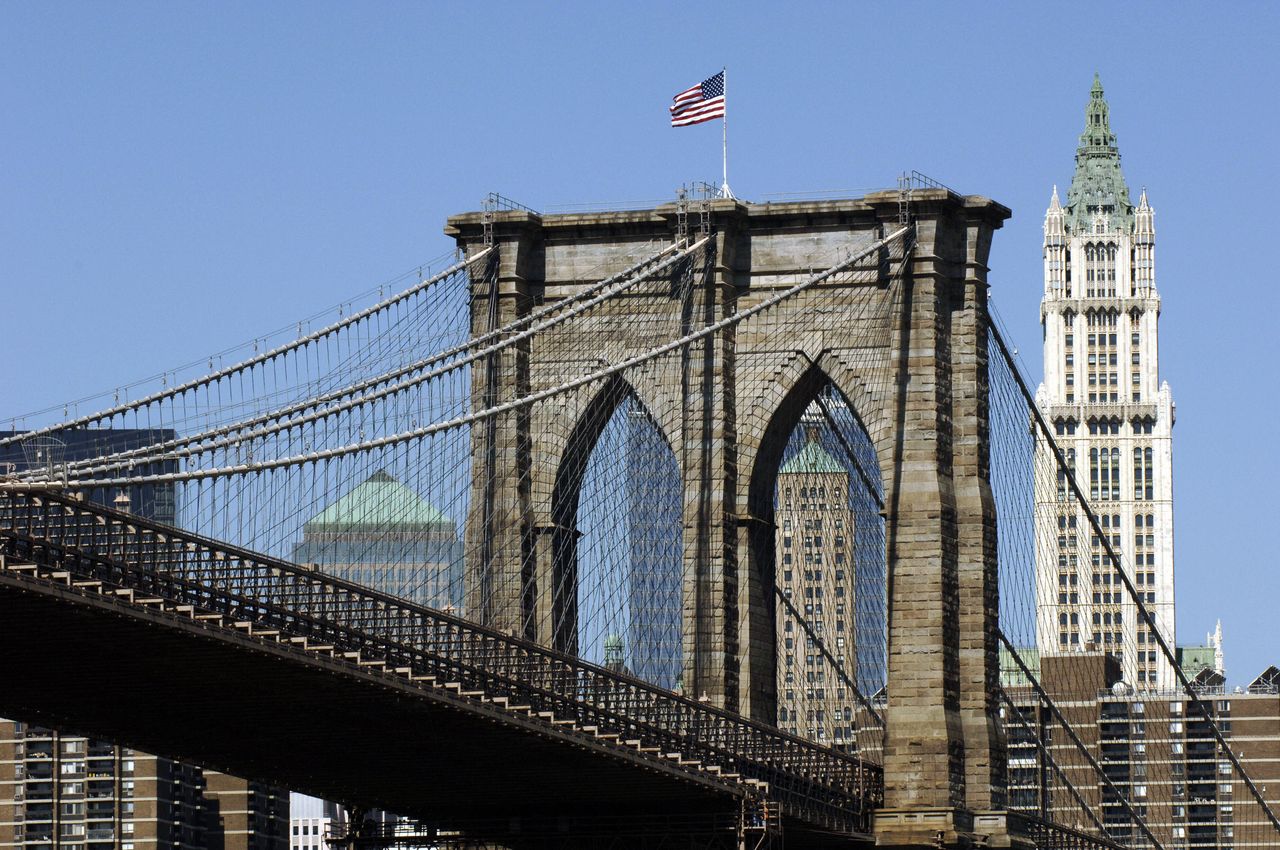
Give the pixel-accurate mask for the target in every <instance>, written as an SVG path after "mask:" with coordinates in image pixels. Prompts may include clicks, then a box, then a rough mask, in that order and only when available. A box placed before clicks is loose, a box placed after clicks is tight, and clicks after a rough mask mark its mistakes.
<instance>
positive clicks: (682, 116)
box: [671, 71, 724, 127]
mask: <svg viewBox="0 0 1280 850" xmlns="http://www.w3.org/2000/svg"><path fill="white" fill-rule="evenodd" d="M672 101H673V102H672V104H671V126H672V127H688V126H689V125H690V124H701V123H702V122H703V121H710V120H712V119H713V118H723V117H724V71H721V72H720V73H718V74H716V75H715V76H714V77H708V78H707V79H705V80H703V81H702V82H700V83H698V84H697V85H696V86H694V87H692V88H688V89H685V90H684V91H682V92H680V94H678V95H676V96H675V97H674V98H672Z"/></svg>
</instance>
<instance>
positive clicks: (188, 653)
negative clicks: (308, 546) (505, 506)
mask: <svg viewBox="0 0 1280 850" xmlns="http://www.w3.org/2000/svg"><path fill="white" fill-rule="evenodd" d="M0 514H2V515H3V522H0V544H2V546H3V554H4V556H5V561H4V569H0V605H3V610H4V611H5V616H4V617H2V618H0V640H3V641H5V645H6V646H8V647H13V648H14V651H13V652H9V653H5V654H4V655H3V658H2V659H0V674H7V678H6V681H11V682H22V687H21V688H14V689H5V690H4V691H3V695H0V712H4V713H8V714H11V715H15V716H18V717H24V718H28V719H32V720H36V719H40V720H44V721H47V722H49V723H55V724H59V725H63V726H66V727H69V728H76V729H79V730H82V731H85V732H90V733H93V734H97V735H102V736H105V737H112V738H116V739H119V740H123V741H127V742H130V743H133V744H135V745H137V746H138V747H140V748H143V749H147V750H150V751H155V752H160V753H164V754H167V755H173V756H177V757H183V758H187V759H190V760H192V761H196V762H199V763H203V764H208V765H211V766H214V767H219V768H222V769H225V770H228V771H231V772H234V773H239V774H242V775H246V776H250V777H254V778H258V779H262V780H265V781H272V782H277V783H280V784H282V785H285V786H287V787H291V788H296V789H299V790H305V791H308V792H311V793H316V794H319V795H321V796H326V797H329V798H332V799H338V800H343V801H350V802H359V803H364V804H367V805H376V806H380V807H384V808H388V809H390V810H393V811H398V812H403V813H406V814H410V815H415V816H418V817H422V818H428V819H433V820H441V819H443V818H448V819H449V821H451V822H453V823H463V822H465V821H469V820H471V819H483V820H485V821H487V822H490V823H492V822H493V819H494V818H499V819H502V820H503V821H504V822H506V823H507V824H508V825H509V826H510V825H516V826H515V828H517V829H522V828H523V827H521V826H519V825H520V824H525V823H532V822H534V821H536V820H537V819H539V818H546V817H548V816H554V817H555V818H556V819H557V820H558V821H559V822H562V823H563V822H570V821H573V820H574V819H576V818H584V819H585V818H595V819H597V820H598V818H599V816H600V815H601V814H602V813H606V814H611V813H615V812H619V813H622V812H625V813H629V814H631V815H633V816H639V817H653V818H663V817H673V816H676V817H681V816H697V817H703V816H705V817H708V818H710V817H712V816H717V815H718V816H723V815H725V814H727V813H733V812H736V811H737V809H738V806H739V805H740V803H741V801H742V800H743V799H744V798H749V797H760V798H764V797H767V798H769V799H773V800H775V801H779V802H781V803H782V810H783V813H784V818H785V820H786V822H787V824H788V835H789V842H791V843H795V842H796V841H802V836H803V835H806V834H808V835H809V836H810V837H811V838H812V839H814V840H816V839H818V838H819V837H821V836H823V835H826V836H828V837H829V836H830V835H832V834H841V835H843V836H845V837H846V839H848V838H855V839H856V838H859V837H863V836H865V832H866V829H865V824H866V823H867V815H868V814H869V812H870V811H871V809H872V808H873V806H874V804H875V801H876V800H877V799H878V792H879V788H880V786H879V775H878V772H877V771H876V770H875V769H873V768H872V767H871V766H869V765H863V764H862V763H860V762H858V761H857V760H856V759H853V758H851V757H849V756H847V755H844V754H840V753H835V752H834V751H831V750H827V749H825V748H822V747H817V746H815V745H812V744H809V743H808V742H804V741H802V740H800V739H792V738H790V737H789V736H786V735H783V734H781V733H777V732H776V731H775V730H772V729H770V727H766V726H763V725H760V724H754V723H751V722H750V721H746V720H743V719H741V718H737V717H736V716H734V715H730V714H727V713H725V712H721V711H718V710H716V709H713V708H711V707H709V706H705V705H702V704H699V703H696V702H693V701H691V700H686V699H682V698H679V697H677V696H675V695H673V694H669V693H667V692H661V691H659V690H658V689H654V688H652V687H651V686H648V685H645V684H644V683H641V682H638V681H636V680H632V679H629V678H628V677H624V676H618V675H615V674H609V673H608V671H604V670H602V669H601V668H597V667H593V666H591V665H586V664H583V663H582V662H578V661H577V660H576V659H572V658H569V657H562V656H559V655H557V654H555V653H550V652H548V651H546V650H543V649H541V648H539V647H536V646H533V645H530V644H526V643H525V642H523V641H518V640H516V639H513V638H509V637H506V636H503V635H499V634H497V633H493V632H489V631H487V630H484V629H482V628H479V627H476V626H474V625H472V624H467V623H464V622H463V621H459V620H456V619H455V618H449V617H446V616H445V615H441V614H439V613H438V612H432V611H430V610H429V609H415V608H413V607H412V606H405V605H403V604H402V603H399V602H398V601H397V600H393V599H389V598H385V597H379V596H378V595H377V594H372V593H367V592H365V591H363V590H362V589H360V588H358V587H356V586H353V585H345V584H343V583H341V582H336V581H333V580H330V579H328V578H327V577H324V576H322V575H320V574H317V573H315V572H313V571H309V570H306V569H305V568H301V567H298V566H296V565H291V564H287V563H283V562H277V561H271V560H270V559H264V558H261V557H260V556H256V555H253V554H252V553H246V552H243V551H239V550H234V549H230V548H227V547H222V546H217V545H215V544H214V543H213V542H212V541H206V540H203V539H200V538H196V537H192V536H190V535H184V534H183V533H182V532H178V531H176V530H173V529H168V528H163V527H152V526H150V525H149V524H146V523H143V522H140V521H139V520H138V519H137V518H136V517H131V516H129V515H123V514H116V513H114V512H111V511H108V510H105V509H101V508H98V507H96V506H91V505H87V504H84V503H79V502H76V501H74V500H69V499H61V498H60V497H54V496H48V495H43V496H34V495H17V494H13V493H8V494H5V495H4V496H3V497H2V498H0ZM28 565H29V566H28ZM339 611H340V612H341V613H342V616H337V614H336V612H339ZM193 730H196V734H194V735H193V734H192V732H193ZM506 839H507V840H508V841H512V839H511V837H510V836H506ZM513 843H517V844H518V843H519V841H514V842H513ZM802 843H803V841H802Z"/></svg>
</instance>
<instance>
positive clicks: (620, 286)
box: [28, 238, 707, 480]
mask: <svg viewBox="0 0 1280 850" xmlns="http://www.w3.org/2000/svg"><path fill="white" fill-rule="evenodd" d="M706 242H707V239H706V238H704V239H700V240H698V241H697V242H695V243H694V244H692V245H690V246H688V247H687V248H685V249H683V250H680V251H679V253H677V254H675V255H674V256H672V257H670V258H668V259H666V260H665V261H663V262H661V263H660V264H658V265H657V266H655V267H654V268H652V269H648V270H645V271H643V273H641V270H642V269H644V267H645V266H647V265H651V264H653V263H654V262H656V261H657V260H658V259H659V258H661V257H664V256H665V255H666V254H668V253H670V252H671V251H672V250H675V249H677V248H679V247H680V246H679V245H673V246H668V247H667V248H664V249H663V250H662V251H661V252H659V253H658V254H656V255H654V256H651V257H648V258H646V259H645V260H644V261H642V262H640V263H637V264H636V265H634V266H632V267H631V268H629V269H627V270H626V271H624V272H621V273H620V274H617V275H614V276H613V277H610V278H607V279H605V280H603V281H600V282H599V283H596V284H593V285H592V286H590V287H589V288H588V289H587V290H586V291H584V292H582V293H577V294H575V295H574V296H572V297H571V298H566V299H564V300H562V301H558V302H556V303H554V304H549V305H546V306H545V307H542V308H540V309H539V310H536V311H534V312H533V313H530V314H529V315H528V316H524V317H522V318H521V319H517V320H516V321H514V322H511V323H510V324H508V325H505V326H503V327H501V328H497V329H495V330H492V331H489V332H487V333H485V334H482V335H481V336H479V337H476V338H474V339H471V340H468V341H467V342H466V343H463V344H461V345H458V346H454V347H453V348H450V349H448V350H447V351H444V352H441V353H439V354H435V355H432V356H431V357H429V358H425V359H423V360H418V361H416V362H414V363H410V364H408V365H407V366H403V367H400V368H398V369H395V370H392V371H390V372H385V373H383V374H381V375H377V376H375V377H373V378H369V379H367V380H365V381H361V382H359V383H357V384H352V385H349V386H346V387H341V388H339V389H336V390H333V391H331V392H329V393H326V394H325V395H322V396H319V397H317V398H313V399H306V400H304V401H302V402H298V403H296V404H293V405H289V406H287V407H284V408H281V409H278V410H275V411H269V412H267V413H264V414H262V415H260V416H257V417H253V418H251V419H248V420H244V421H240V422H233V423H230V424H228V425H223V426H220V427H218V428H214V429H211V430H209V431H205V432H203V433H200V434H193V435H188V436H185V437H180V438H177V439H174V440H168V441H166V442H163V443H152V444H149V445H146V446H143V447H140V448H137V449H130V450H128V451H124V452H116V453H114V454H110V455H104V456H102V457H98V458H90V459H87V460H83V461H77V462H73V463H70V464H67V465H66V467H67V472H68V473H72V472H74V473H78V474H82V475H84V474H95V473H99V472H105V471H109V470H112V469H120V468H122V467H128V466H133V465H135V464H138V463H156V462H160V461H165V460H177V459H180V458H186V457H192V456H194V455H200V454H205V453H207V452H210V451H214V450H216V449H220V448H224V447H226V446H231V445H236V444H238V443H244V442H247V441H250V440H254V439H258V438H260V437H266V436H270V435H272V434H277V433H280V432H282V431H288V430H291V429H293V428H297V427H300V426H302V425H306V424H308V423H311V422H314V421H316V420H318V419H325V418H328V417H331V416H336V415H337V414H339V413H342V412H344V411H347V410H350V409H352V408H355V407H360V406H363V405H365V404H369V403H372V402H374V401H378V400H380V399H383V398H386V397H388V396H392V395H395V394H396V393H399V392H403V391H405V390H408V389H412V388H413V387H416V386H418V385H420V384H423V383H425V382H427V381H430V380H433V379H435V378H438V377H441V376H443V375H446V374H448V373H450V372H454V371H456V370H458V369H461V368H462V367H464V366H467V365H470V364H471V363H474V362H476V361H477V360H480V359H481V358H484V357H488V356H490V355H492V354H495V353H497V352H499V351H502V350H505V349H507V348H510V347H511V346H513V345H515V344H517V343H519V342H522V341H523V340H525V339H527V338H529V337H532V336H534V335H535V334H537V333H540V332H542V331H545V330H548V329H550V328H552V327H555V326H556V325H559V324H562V323H563V322H566V321H568V320H569V319H572V318H574V317H575V316H578V315H580V314H582V313H584V312H586V311H587V310H590V309H591V308H592V307H595V306H597V305H598V304H600V303H602V302H604V301H606V300H608V299H609V298H612V297H614V296H616V295H619V294H620V293H622V292H625V291H626V290H628V289H631V288H633V287H634V286H636V285H637V284H639V283H640V282H641V281H643V280H646V279H648V278H650V277H652V276H653V275H655V274H658V273H660V272H662V271H664V270H665V269H667V268H669V267H670V266H672V265H674V264H675V263H678V262H679V261H680V260H682V259H683V258H685V257H687V256H689V254H691V253H692V252H694V251H696V250H697V249H698V248H700V247H702V245H704V244H705V243H706ZM593 294H594V297H590V298H589V299H588V296H591V295H593ZM583 299H588V300H585V301H583ZM578 301H582V302H583V303H580V304H576V306H573V308H572V309H570V310H568V312H565V313H563V314H562V315H558V316H555V317H553V318H551V319H548V320H547V321H545V322H542V323H540V324H535V325H532V326H530V327H528V328H526V329H525V330H523V331H519V332H518V333H515V334H513V335H512V336H510V337H508V338H506V339H504V340H502V341H501V342H499V343H495V344H494V345H490V346H487V347H485V348H481V349H478V350H476V351H472V352H471V353H470V354H468V355H466V356H465V357H461V358H459V359H457V360H453V361H450V362H448V363H445V364H444V365H443V366H439V367H438V368H436V369H433V370H431V371H429V372H425V373H420V374H417V375H414V377H412V378H408V379H406V380H403V381H398V382H397V383H393V384H388V385H386V386H383V387H382V388H381V389H379V390H376V391H375V392H372V393H369V394H367V395H355V394H356V393H361V392H364V391H365V390H367V389H370V388H372V387H375V386H378V385H381V384H386V383H387V382H388V381H393V380H395V379H396V378H399V377H402V376H404V375H407V374H412V373H414V372H418V371H419V370H421V369H424V368H426V367H428V366H431V365H434V364H436V363H440V362H441V361H444V360H447V359H448V358H450V357H453V356H456V355H458V354H461V353H462V352H464V351H466V350H467V349H468V348H471V347H473V346H475V345H476V344H478V343H483V342H486V341H488V340H491V339H493V338H495V337H497V336H500V335H502V334H503V333H507V332H510V331H511V330H513V329H515V328H518V327H519V326H521V325H525V324H529V323H530V322H531V321H532V320H533V319H535V318H538V317H540V316H544V315H546V314H547V313H550V312H554V311H556V310H563V309H564V308H565V307H566V306H568V305H569V304H570V303H571V302H578ZM348 396H351V397H350V398H348V399H347V401H345V402H342V403H341V404H337V405H334V406H332V407H324V408H320V407H319V406H320V405H322V404H327V403H328V402H330V401H335V400H338V399H341V398H346V397H348ZM304 410H311V411H312V412H311V413H307V414H304V415H302V416H296V417H293V418H292V419H287V420H283V421H282V417H285V416H289V415H291V414H293V413H298V412H300V411H304ZM264 423H272V424H270V425H266V426H265V427H258V428H256V429H255V430H253V431H249V432H248V433H242V432H244V431H245V430H246V429H248V428H254V427H255V426H259V425H264ZM228 435H235V436H228ZM219 437H222V438H223V439H218V438H219ZM197 443H198V445H193V444H197ZM184 447H186V448H185V450H183V449H184ZM175 449H176V450H175ZM40 475H41V473H40V471H39V470H33V471H32V473H31V474H30V475H29V476H28V477H29V478H30V479H32V480H39V478H40Z"/></svg>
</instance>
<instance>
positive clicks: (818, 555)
mask: <svg viewBox="0 0 1280 850" xmlns="http://www.w3.org/2000/svg"><path fill="white" fill-rule="evenodd" d="M791 562H792V559H791V553H790V552H786V553H784V554H783V556H782V563H783V564H784V565H786V566H790V565H791ZM804 562H805V563H806V564H821V563H822V552H821V551H817V552H809V551H806V552H805V553H804ZM835 562H836V563H837V564H843V563H844V552H837V553H836V557H835Z"/></svg>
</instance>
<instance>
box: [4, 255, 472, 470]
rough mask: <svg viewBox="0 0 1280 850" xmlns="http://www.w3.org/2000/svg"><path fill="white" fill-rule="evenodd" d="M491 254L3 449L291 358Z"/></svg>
mask: <svg viewBox="0 0 1280 850" xmlns="http://www.w3.org/2000/svg"><path fill="white" fill-rule="evenodd" d="M492 250H493V248H492V246H490V247H488V248H485V249H484V250H483V251H481V252H480V253H478V254H476V255H475V256H474V257H469V258H467V259H465V260H462V261H460V262H457V263H454V264H453V265H452V266H450V267H449V268H447V269H445V270H444V271H442V272H440V273H439V274H437V275H433V276H432V277H430V278H428V279H427V280H423V281H420V282H419V283H417V284H415V285H413V286H411V287H409V288H408V289H405V290H403V291H401V292H398V293H396V294H395V295H392V296H390V297H388V298H385V299H383V300H382V301H379V302H378V303H377V304H374V305H372V306H370V307H366V308H365V309H364V310H361V311H360V312H358V313H352V314H351V315H350V316H347V317H345V318H343V319H339V320H338V321H336V322H334V323H332V324H330V325H326V326H325V327H323V328H321V329H320V330H318V331H314V332H312V333H309V334H307V335H306V336H303V337H299V338H298V339H295V340H293V341H291V342H287V343H285V344H284V345H279V346H276V347H275V348H272V349H270V350H268V351H264V352H262V353H260V354H255V355H254V356H253V357H250V358H247V359H245V360H241V361H240V362H238V363H234V364H232V365H231V366H227V367H226V368H223V369H219V370H218V371H216V372H210V373H208V374H206V375H201V376H200V377H198V378H193V379H191V380H190V381H187V382H185V383H182V384H179V385H178V386H175V387H170V388H166V389H163V390H160V391H158V392H155V393H152V394H151V395H149V396H144V397H143V398H140V399H138V400H137V401H133V402H126V403H125V404H118V405H115V406H113V407H109V408H106V409H105V410H100V411H98V412H97V413H90V414H87V415H85V416H80V417H78V418H75V419H71V420H68V421H66V422H59V423H56V424H54V425H46V426H45V427H43V428H36V429H34V430H31V431H24V432H22V433H21V434H16V435H13V436H10V437H3V438H0V446H4V445H8V444H10V443H13V442H17V441H21V440H28V439H30V438H32V437H38V436H43V435H45V434H52V433H56V432H58V431H64V430H66V429H68V428H78V427H80V426H82V425H90V424H92V423H94V422H98V421H101V420H103V419H108V418H110V417H113V416H116V415H118V414H121V413H127V412H129V411H130V410H137V409H139V408H142V407H145V406H147V405H149V404H154V403H155V402H158V401H163V400H165V399H167V398H174V397H176V396H178V395H181V394H182V393H185V392H187V391H189V390H193V389H198V388H199V387H203V386H207V385H209V384H212V383H213V382H215V381H219V380H221V379H223V378H226V377H227V376H229V375H234V374H236V373H237V372H243V371H244V370H246V369H249V368H252V367H253V366H257V365H259V364H261V363H266V362H267V361H269V360H272V359H274V358H276V357H279V356H281V355H282V354H288V353H289V352H291V351H296V350H297V349H299V348H302V347H303V346H306V345H310V344H311V343H313V342H315V341H317V340H320V339H324V338H325V337H328V336H331V335H333V334H335V333H337V332H338V331H340V330H342V329H343V328H347V327H350V326H351V325H354V324H356V323H358V322H360V321H363V320H364V319H367V318H368V317H369V316H372V315H374V314H375V313H378V312H380V311H382V310H385V309H387V308H388V307H390V306H392V305H395V304H398V303H400V302H401V301H404V300H405V299H407V298H409V297H411V296H413V295H415V294H417V293H418V292H421V291H423V290H424V289H429V288H431V287H432V286H434V285H435V284H436V283H438V282H440V281H442V280H444V279H445V278H447V277H449V276H450V275H452V274H455V273H457V272H459V271H461V270H462V269H464V268H466V267H468V266H470V265H471V264H473V263H475V262H477V261H479V260H480V259H481V258H482V257H484V256H485V255H486V254H488V253H489V252H490V251H492Z"/></svg>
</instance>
